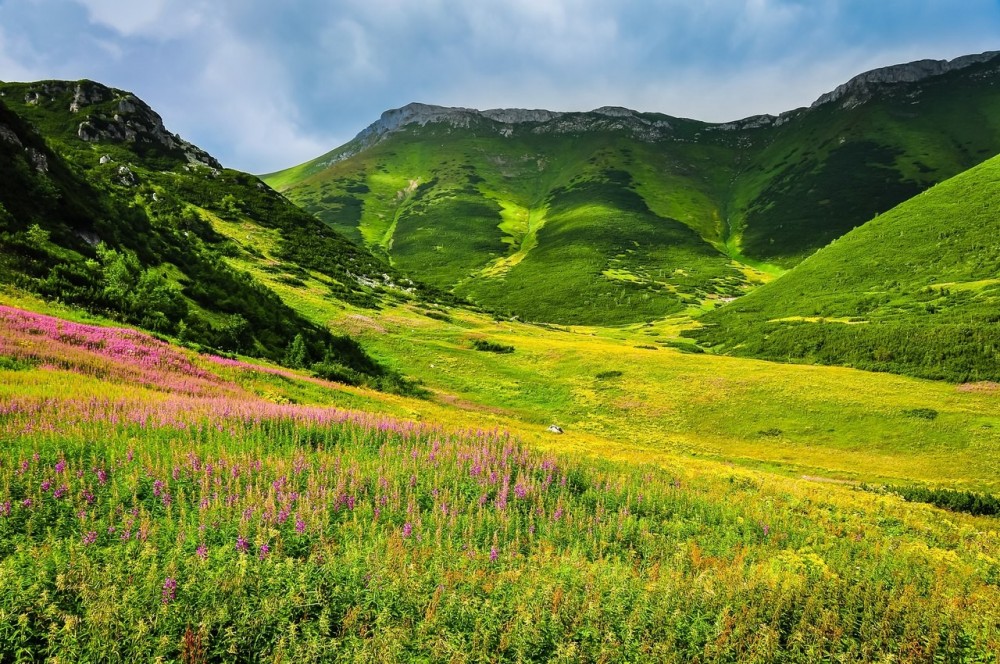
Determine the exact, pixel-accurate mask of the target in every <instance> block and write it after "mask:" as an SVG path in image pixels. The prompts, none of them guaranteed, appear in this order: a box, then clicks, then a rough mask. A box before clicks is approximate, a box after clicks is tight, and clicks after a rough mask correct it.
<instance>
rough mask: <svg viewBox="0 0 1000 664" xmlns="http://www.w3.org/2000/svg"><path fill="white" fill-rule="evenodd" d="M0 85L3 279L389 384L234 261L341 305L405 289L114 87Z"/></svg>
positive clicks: (197, 339)
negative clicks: (246, 243)
mask: <svg viewBox="0 0 1000 664" xmlns="http://www.w3.org/2000/svg"><path fill="white" fill-rule="evenodd" d="M0 92H2V94H3V96H2V98H0V174H2V176H3V179H4V187H3V188H2V190H0V280H2V281H5V282H8V283H13V284H16V285H18V286H20V287H22V288H25V289H27V290H30V291H33V292H36V293H39V294H41V295H43V296H45V297H48V298H54V299H59V300H62V301H65V302H67V303H70V304H74V305H77V306H81V307H84V308H86V309H89V310H91V311H95V312H98V313H102V314H105V315H109V316H111V317H113V318H117V319H118V320H123V321H125V322H129V323H132V324H136V325H140V326H142V327H144V328H146V329H149V330H152V331H155V332H159V333H162V334H167V335H171V336H176V337H178V338H180V339H183V340H185V341H188V342H190V343H193V344H198V345H201V346H206V347H209V348H215V349H219V350H225V351H230V352H240V353H245V354H248V355H254V356H259V357H266V358H269V359H272V360H277V361H286V360H288V359H289V358H291V359H292V361H293V363H294V364H297V365H301V366H313V365H315V366H318V367H321V368H322V369H323V370H324V371H325V373H326V374H328V375H330V376H331V377H337V378H340V379H342V380H348V381H351V382H357V381H361V380H364V381H369V380H379V381H381V380H383V379H387V377H388V374H387V373H386V372H385V371H384V370H383V369H382V368H381V367H379V366H377V365H376V364H375V363H374V362H373V361H372V360H371V358H369V357H368V356H367V355H366V354H365V353H364V351H363V350H362V349H361V348H360V346H358V344H357V343H355V342H354V341H353V340H351V339H349V338H347V337H344V336H339V335H334V334H331V332H330V331H329V330H327V329H325V328H322V327H319V326H317V325H315V324H313V323H310V322H309V321H307V320H306V319H305V318H304V317H303V316H302V315H301V314H299V313H298V312H296V311H294V310H293V309H291V308H290V307H288V306H286V305H285V304H283V303H282V301H281V299H280V298H279V297H278V296H277V295H276V294H275V293H274V292H273V291H272V290H270V289H269V288H268V287H267V286H265V285H264V284H262V283H261V282H260V281H259V280H258V279H257V278H255V277H254V276H252V275H251V274H250V273H248V272H247V271H245V270H244V269H241V268H240V267H239V266H238V265H237V264H236V263H235V262H234V260H237V259H238V260H243V261H244V262H247V263H253V264H255V265H257V266H258V267H259V268H260V269H261V270H266V271H269V272H270V273H272V274H276V275H277V276H279V277H281V278H284V279H297V278H312V276H311V275H315V278H316V279H318V280H320V281H321V283H322V288H323V289H325V290H326V293H327V296H328V297H330V298H333V299H336V300H339V301H343V302H344V303H346V304H350V305H354V306H362V307H372V306H377V305H378V302H379V301H380V299H381V298H383V297H388V296H390V295H391V294H392V293H395V294H396V295H397V296H405V295H406V293H405V292H404V288H407V289H410V290H412V288H413V287H414V286H415V285H413V284H410V283H409V282H404V280H403V279H402V278H400V277H398V276H397V275H395V273H394V272H393V271H392V270H391V269H388V268H387V266H385V265H384V264H383V263H382V262H381V261H379V260H378V259H376V258H374V257H373V256H372V255H371V254H370V253H369V252H367V251H365V250H363V249H361V248H359V247H357V246H355V245H354V244H352V243H351V242H349V241H348V240H346V239H345V238H343V237H342V236H340V235H338V234H337V233H335V232H334V231H332V230H330V229H329V228H327V227H326V226H324V225H323V224H322V223H321V222H319V221H317V220H316V219H315V218H314V217H312V216H311V215H309V214H306V213H304V212H302V211H301V210H299V209H298V208H296V207H295V206H294V205H292V204H290V203H289V202H288V201H287V200H285V199H284V198H283V197H282V196H280V195H278V194H276V193H275V192H274V191H272V190H271V189H270V188H268V187H266V186H265V185H264V184H263V183H261V182H260V181H259V180H258V179H257V178H255V177H254V176H252V175H248V174H245V173H240V172H238V171H232V170H228V169H223V168H222V167H221V165H220V164H219V163H218V162H217V161H216V160H215V159H214V158H212V157H211V156H210V155H208V154H207V153H205V152H204V151H202V150H200V149H198V148H197V147H196V146H193V145H191V144H189V143H187V142H186V141H184V140H183V139H181V138H180V137H178V136H176V135H173V134H171V133H169V132H168V131H167V130H166V129H165V128H164V127H163V123H162V120H161V119H160V117H159V116H158V115H157V114H156V113H155V112H154V111H153V110H152V109H151V108H149V106H147V105H146V104H145V103H144V102H142V101H141V100H139V99H137V98H136V97H134V96H133V95H131V94H129V93H127V92H124V91H121V90H115V89H112V88H108V87H106V86H103V85H100V84H98V83H93V82H90V81H80V82H61V81H46V82H40V83H17V84H15V83H4V84H0ZM233 228H241V229H243V231H244V232H246V233H250V234H253V233H256V234H257V235H259V236H261V237H266V238H268V239H269V242H270V246H269V247H268V248H267V251H268V252H269V253H268V254H267V255H265V254H264V253H262V252H260V251H257V253H256V254H252V253H248V251H247V250H246V248H244V247H242V246H241V245H240V244H239V243H237V242H234V241H233V240H232V238H231V237H229V236H228V235H227V232H229V231H231V230H232V229H233ZM394 279H397V280H398V283H396V282H395V281H393V280H394ZM297 339H299V341H296V340H297ZM296 344H298V345H296Z"/></svg>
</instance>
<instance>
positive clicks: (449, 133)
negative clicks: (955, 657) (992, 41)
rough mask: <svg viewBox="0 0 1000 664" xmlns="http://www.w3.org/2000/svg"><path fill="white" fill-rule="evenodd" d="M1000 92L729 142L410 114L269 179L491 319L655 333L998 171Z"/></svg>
mask: <svg viewBox="0 0 1000 664" xmlns="http://www.w3.org/2000/svg"><path fill="white" fill-rule="evenodd" d="M980 60H982V61H980ZM901 67H903V68H904V69H905V67H906V66H905V65H904V66H901ZM892 71H895V69H893V70H892ZM893 75H894V74H893V73H892V72H890V73H889V74H886V75H885V76H884V77H883V78H886V79H887V80H891V79H892V78H893ZM874 78H875V79H876V81H877V80H878V79H879V76H878V72H876V75H875V77H874ZM862 79H863V77H862ZM998 81H1000V58H997V57H995V56H994V57H990V56H989V55H988V54H987V55H984V56H979V57H975V58H972V59H970V60H969V61H968V62H963V64H962V66H961V67H958V68H957V69H953V70H951V71H947V72H945V73H941V74H939V75H936V76H931V77H929V78H923V79H921V80H916V81H912V82H899V83H878V82H876V83H870V82H865V80H861V79H858V80H856V81H852V82H851V83H850V84H848V85H847V86H845V88H844V90H843V91H842V92H841V93H840V94H839V95H832V96H829V97H828V98H824V99H823V100H822V101H823V103H817V104H816V105H814V107H812V108H809V109H799V110H796V111H791V112H789V113H785V114H782V115H781V116H780V117H777V118H775V117H771V116H761V117H756V118H748V119H746V120H742V121H739V122H734V123H729V124H707V123H702V122H696V121H692V120H682V119H677V118H673V117H669V116H665V115H658V114H648V113H636V112H633V111H628V110H627V109H617V108H602V109H597V110H596V111H593V112H590V113H562V114H560V113H550V112H547V111H519V110H504V111H484V112H479V111H473V110H470V109H451V108H441V107H433V106H425V105H421V104H411V105H409V106H407V107H404V108H402V109H397V110H394V111H388V112H386V113H385V114H383V117H382V118H381V119H380V120H379V121H378V122H376V123H374V124H373V125H372V126H371V127H369V128H368V129H366V130H365V131H363V132H362V133H361V134H359V135H358V137H357V138H356V139H355V140H354V141H352V142H351V143H348V144H347V145H345V146H342V147H341V148H338V149H336V150H334V151H332V152H330V153H328V154H326V155H323V156H321V157H319V158H317V159H315V160H313V161H311V162H308V163H306V164H302V165H300V166H296V167H294V168H291V169H288V170H286V171H282V172H279V173H274V174H271V175H267V176H264V179H265V181H266V182H268V183H269V184H271V185H272V186H274V187H276V188H277V189H279V190H280V191H282V192H283V193H285V194H286V195H287V196H288V197H289V198H290V199H291V200H292V201H294V202H296V203H298V204H299V205H301V206H302V207H303V208H305V209H306V210H308V211H310V212H312V213H314V214H315V215H317V216H318V217H319V218H320V219H322V220H323V221H325V222H327V223H328V224H329V225H330V226H332V227H333V228H335V229H337V230H339V231H341V232H343V233H344V234H345V235H347V236H348V237H351V238H352V239H354V240H356V241H359V242H363V243H364V244H365V245H366V246H368V247H369V248H371V249H372V250H373V251H375V252H376V253H383V254H385V255H386V256H387V257H388V258H389V260H390V261H391V263H392V264H393V265H394V266H396V267H398V268H399V269H400V270H402V271H403V272H407V273H409V274H412V275H414V276H415V277H418V278H420V279H422V280H426V281H428V282H429V283H432V284H435V285H436V286H439V287H441V288H445V289H453V290H454V292H456V293H458V294H460V295H463V296H465V297H468V298H469V299H471V300H473V301H476V302H478V303H481V304H483V305H484V306H487V307H489V308H492V309H494V310H498V311H500V312H504V313H511V314H517V315H519V316H521V317H523V318H527V319H529V320H536V321H546V322H556V323H569V324H594V325H602V324H621V323H629V322H639V321H647V320H651V319H654V318H659V317H662V316H664V315H667V314H670V313H674V312H677V311H681V310H684V309H686V308H691V307H698V308H700V307H702V306H704V305H705V304H706V303H710V302H712V301H713V300H718V299H720V298H731V297H737V296H740V295H742V294H744V293H746V292H748V291H749V290H752V289H753V287H755V286H756V285H757V284H758V283H759V282H761V281H765V280H766V279H767V278H768V277H769V276H770V275H773V274H778V273H780V272H781V271H782V268H788V267H792V266H794V265H795V264H797V263H798V262H799V261H801V260H802V259H803V258H804V257H805V256H808V255H809V254H810V253H812V252H813V251H815V250H816V249H818V248H820V247H822V246H824V245H826V244H827V243H829V242H830V241H831V240H833V239H835V238H836V237H839V236H841V235H843V234H844V233H846V232H847V231H849V230H851V229H852V228H854V227H856V226H860V225H861V224H863V223H865V222H866V221H868V220H869V219H871V218H872V217H873V216H874V215H876V214H878V213H881V212H884V211H886V210H889V209H891V208H892V207H893V206H895V205H897V204H898V203H900V202H902V201H904V200H906V199H908V198H910V197H911V196H913V195H915V194H917V193H919V192H920V191H922V190H924V189H925V188H926V187H928V186H931V185H933V184H935V183H937V182H940V181H942V180H944V179H947V178H948V177H951V176H953V175H955V174H957V173H959V172H961V171H963V170H966V169H967V168H970V167H972V166H974V165H976V164H977V163H980V162H981V161H982V160H984V159H986V158H988V157H990V156H992V155H994V154H996V153H997V152H1000V120H998V118H1000V88H998V87H997V82H998ZM768 273H769V274H768Z"/></svg>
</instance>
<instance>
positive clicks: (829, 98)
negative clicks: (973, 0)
mask: <svg viewBox="0 0 1000 664" xmlns="http://www.w3.org/2000/svg"><path fill="white" fill-rule="evenodd" d="M998 56H1000V51H987V52H986V53H979V54H977V55H966V56H964V57H961V58H955V59H954V60H917V61H916V62H910V63H907V64H903V65H892V66H891V67H882V68H880V69H873V70H871V71H867V72H865V73H863V74H858V75H857V76H855V77H854V78H852V79H851V80H849V81H848V82H847V83H844V84H843V85H840V86H838V87H837V88H836V89H835V90H833V91H832V92H828V93H826V94H825V95H822V96H820V98H819V99H817V100H816V101H814V102H813V104H812V106H811V108H816V107H817V106H822V105H824V104H829V103H832V102H837V101H840V100H844V103H843V104H842V106H843V107H844V108H853V107H855V106H858V105H860V104H863V103H864V102H865V101H867V100H868V99H870V98H871V96H872V94H873V93H874V91H875V89H876V88H877V87H879V86H882V85H887V84H889V85H891V84H895V83H916V82H917V81H922V80H924V79H928V78H931V77H932V76H940V75H942V74H947V73H949V72H952V71H957V70H959V69H965V68H967V67H971V66H972V65H977V64H980V63H983V62H989V61H990V60H993V59H994V58H997V57H998Z"/></svg>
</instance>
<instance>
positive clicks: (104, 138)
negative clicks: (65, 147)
mask: <svg viewBox="0 0 1000 664" xmlns="http://www.w3.org/2000/svg"><path fill="white" fill-rule="evenodd" d="M15 91H17V92H20V93H23V95H24V97H23V103H24V104H25V105H26V106H35V107H39V108H44V109H47V110H49V111H53V112H56V113H65V112H66V111H68V112H69V113H71V114H72V115H74V116H77V119H75V120H74V121H73V126H74V127H75V129H74V131H75V134H76V138H78V139H80V140H82V141H85V142H88V143H100V142H109V143H133V144H145V145H154V146H157V148H158V149H162V150H163V151H165V152H167V153H175V154H177V155H183V158H185V159H186V160H187V161H188V162H190V163H196V164H203V165H207V166H210V167H212V168H222V166H221V164H219V162H218V161H217V160H216V159H215V158H214V157H212V156H211V155H210V154H208V153H207V152H205V151H204V150H202V149H200V148H198V147H197V146H195V145H192V144H191V143H189V142H187V141H185V140H184V139H183V138H181V137H180V136H178V135H177V134H173V133H171V132H170V131H168V130H167V128H166V127H165V126H164V124H163V118H161V117H160V114H159V113H157V112H156V111H154V110H153V109H152V107H150V106H149V104H147V103H146V102H144V101H143V100H142V99H140V98H139V97H137V96H135V95H134V94H132V93H130V92H127V91H125V90H119V89H117V88H112V87H108V86H106V85H103V84H101V83H97V82H95V81H91V80H87V79H83V80H80V81H39V82H37V83H23V84H9V85H6V86H5V89H4V94H7V93H8V92H9V93H13V92H15Z"/></svg>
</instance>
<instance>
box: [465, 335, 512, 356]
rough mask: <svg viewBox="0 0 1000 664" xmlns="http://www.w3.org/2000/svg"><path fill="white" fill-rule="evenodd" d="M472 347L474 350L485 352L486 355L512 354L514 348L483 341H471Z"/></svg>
mask: <svg viewBox="0 0 1000 664" xmlns="http://www.w3.org/2000/svg"><path fill="white" fill-rule="evenodd" d="M472 347H473V348H475V349H476V350H481V351H484V352H487V353H501V354H506V353H513V352H514V347H513V346H507V345H504V344H498V343H494V342H492V341H487V340H485V339H473V340H472Z"/></svg>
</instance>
